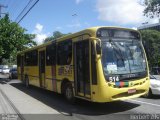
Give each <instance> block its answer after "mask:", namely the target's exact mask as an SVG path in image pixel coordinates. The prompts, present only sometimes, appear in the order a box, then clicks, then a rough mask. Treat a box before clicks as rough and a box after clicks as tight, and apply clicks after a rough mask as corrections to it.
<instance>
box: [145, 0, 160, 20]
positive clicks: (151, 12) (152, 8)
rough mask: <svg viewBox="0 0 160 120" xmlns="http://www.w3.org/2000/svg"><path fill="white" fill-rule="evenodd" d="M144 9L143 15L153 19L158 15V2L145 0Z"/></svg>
mask: <svg viewBox="0 0 160 120" xmlns="http://www.w3.org/2000/svg"><path fill="white" fill-rule="evenodd" d="M144 4H145V6H146V8H145V10H144V14H145V15H146V16H147V17H148V16H149V17H151V18H153V17H155V16H158V17H159V15H160V0H145V2H144Z"/></svg>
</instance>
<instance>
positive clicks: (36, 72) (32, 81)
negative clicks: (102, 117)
mask: <svg viewBox="0 0 160 120" xmlns="http://www.w3.org/2000/svg"><path fill="white" fill-rule="evenodd" d="M17 65H18V79H19V80H21V81H22V83H24V84H25V85H26V86H29V85H32V86H37V87H40V88H43V89H46V90H50V91H54V92H56V93H59V94H63V95H64V96H65V98H66V99H67V100H68V101H70V102H73V101H74V100H75V98H81V99H85V100H88V101H92V102H99V103H104V102H112V101H117V100H126V99H130V98H136V97H139V96H142V95H144V94H146V93H147V92H148V89H149V84H150V83H149V70H148V64H147V58H146V54H145V51H144V48H143V45H142V40H141V35H140V33H139V32H138V31H136V30H133V29H128V28H121V27H107V26H104V27H102V26H99V27H92V28H88V29H85V30H82V31H80V32H77V33H74V34H70V35H67V36H64V37H61V38H58V39H56V40H53V41H49V42H47V43H44V44H42V45H39V46H35V47H33V48H30V49H27V50H24V51H22V52H20V53H18V55H17Z"/></svg>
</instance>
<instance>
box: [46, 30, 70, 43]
mask: <svg viewBox="0 0 160 120" xmlns="http://www.w3.org/2000/svg"><path fill="white" fill-rule="evenodd" d="M69 34H71V33H68V34H63V33H61V32H59V31H55V32H53V36H51V37H48V38H46V39H45V40H44V43H46V42H48V41H51V40H56V39H57V38H60V37H63V36H65V35H69Z"/></svg>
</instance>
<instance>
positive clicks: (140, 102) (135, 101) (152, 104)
mask: <svg viewBox="0 0 160 120" xmlns="http://www.w3.org/2000/svg"><path fill="white" fill-rule="evenodd" d="M128 101H133V102H138V103H142V104H148V105H152V106H156V107H160V105H158V104H153V103H148V102H143V101H139V100H128Z"/></svg>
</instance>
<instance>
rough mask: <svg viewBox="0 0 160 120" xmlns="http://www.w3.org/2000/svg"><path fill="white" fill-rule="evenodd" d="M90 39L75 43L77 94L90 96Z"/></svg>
mask: <svg viewBox="0 0 160 120" xmlns="http://www.w3.org/2000/svg"><path fill="white" fill-rule="evenodd" d="M89 63H90V62H89V40H84V41H80V42H76V43H74V65H75V88H76V95H78V96H82V97H86V98H90V97H91V96H90V95H91V90H90V88H91V87H90V65H89Z"/></svg>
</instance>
